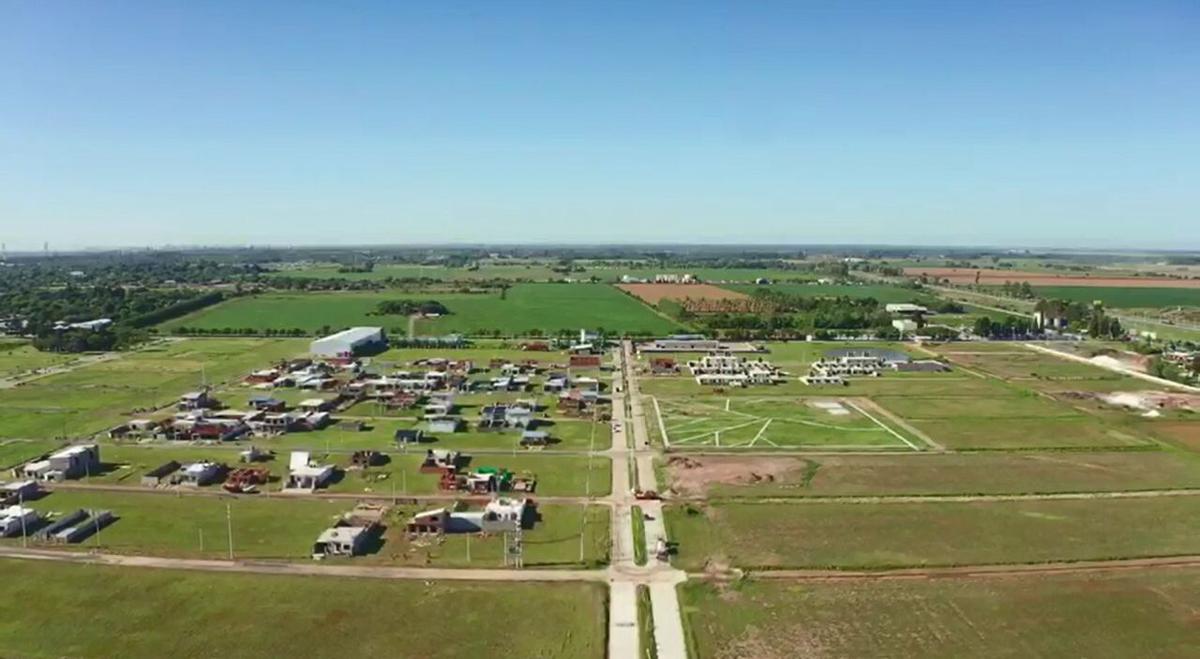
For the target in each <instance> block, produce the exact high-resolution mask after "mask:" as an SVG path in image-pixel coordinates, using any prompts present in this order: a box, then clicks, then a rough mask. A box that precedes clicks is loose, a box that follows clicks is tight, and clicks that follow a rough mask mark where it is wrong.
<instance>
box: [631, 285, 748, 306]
mask: <svg viewBox="0 0 1200 659" xmlns="http://www.w3.org/2000/svg"><path fill="white" fill-rule="evenodd" d="M617 288H619V289H621V290H623V291H625V292H627V293H632V294H633V295H634V296H636V297H638V298H640V299H641V300H642V301H644V302H647V303H649V304H658V303H659V302H660V301H661V300H663V299H669V300H742V299H745V298H748V297H750V296H749V295H746V294H745V293H739V292H737V291H731V290H727V289H724V288H720V287H718V286H713V285H712V284H617Z"/></svg>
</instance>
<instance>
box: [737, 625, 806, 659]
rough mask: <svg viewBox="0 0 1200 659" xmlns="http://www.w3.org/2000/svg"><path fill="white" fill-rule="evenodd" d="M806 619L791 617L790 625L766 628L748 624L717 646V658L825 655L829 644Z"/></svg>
mask: <svg viewBox="0 0 1200 659" xmlns="http://www.w3.org/2000/svg"><path fill="white" fill-rule="evenodd" d="M806 623H810V621H805V620H794V621H793V624H790V625H786V626H784V625H772V626H771V629H770V631H769V632H768V631H764V630H761V629H759V628H758V627H755V626H748V627H746V630H745V631H744V632H742V635H741V636H739V637H738V638H737V639H735V640H734V641H733V642H731V643H730V644H729V645H728V646H727V647H724V648H721V650H720V651H719V652H717V654H716V656H717V657H720V658H721V659H746V658H747V657H754V659H793V658H794V657H826V656H829V646H828V645H827V644H826V643H825V642H823V641H822V640H821V639H820V638H819V637H818V636H817V635H816V634H815V633H813V631H812V630H811V629H810V628H807V627H805V624H806Z"/></svg>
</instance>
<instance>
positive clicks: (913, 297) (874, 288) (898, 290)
mask: <svg viewBox="0 0 1200 659" xmlns="http://www.w3.org/2000/svg"><path fill="white" fill-rule="evenodd" d="M725 288H728V289H729V290H731V291H737V292H739V293H746V294H750V293H753V292H754V291H755V290H758V289H763V290H768V291H774V292H777V293H787V294H789V295H802V296H805V297H853V298H868V297H870V298H875V299H876V300H878V301H879V302H880V303H883V304H888V303H893V302H920V301H922V300H926V301H928V300H929V299H930V298H931V296H930V295H929V294H927V293H923V292H921V291H918V290H914V289H911V288H905V287H903V286H892V285H889V284H815V283H813V284H771V285H770V286H757V285H754V284H731V285H727V286H725Z"/></svg>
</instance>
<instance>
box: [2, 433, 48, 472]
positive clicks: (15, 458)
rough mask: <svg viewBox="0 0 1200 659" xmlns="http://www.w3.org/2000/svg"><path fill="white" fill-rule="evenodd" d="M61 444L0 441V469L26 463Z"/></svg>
mask: <svg viewBox="0 0 1200 659" xmlns="http://www.w3.org/2000/svg"><path fill="white" fill-rule="evenodd" d="M63 444H64V442H61V441H59V440H56V439H0V469H4V468H6V467H12V466H15V465H19V464H21V463H23V462H27V461H29V460H32V459H34V458H36V457H38V456H39V455H43V454H45V453H49V452H50V451H53V450H54V449H57V448H58V447H60V446H62V445H63Z"/></svg>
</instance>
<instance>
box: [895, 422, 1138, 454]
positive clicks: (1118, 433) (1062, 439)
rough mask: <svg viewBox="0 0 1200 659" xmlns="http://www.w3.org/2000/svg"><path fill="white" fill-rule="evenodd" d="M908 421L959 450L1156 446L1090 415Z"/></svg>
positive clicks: (1132, 431)
mask: <svg viewBox="0 0 1200 659" xmlns="http://www.w3.org/2000/svg"><path fill="white" fill-rule="evenodd" d="M905 420H906V421H907V422H908V423H909V424H910V425H911V426H913V427H914V428H916V429H918V430H920V431H921V432H923V433H925V434H926V435H928V436H930V437H932V438H934V440H936V441H937V442H939V443H940V444H942V445H944V446H946V447H947V448H952V449H958V450H968V451H977V450H1012V449H1053V448H1066V449H1083V448H1089V449H1094V448H1128V447H1144V446H1150V445H1152V442H1151V440H1150V439H1148V438H1147V437H1146V436H1145V435H1144V434H1143V433H1142V432H1140V430H1139V429H1137V428H1136V427H1133V426H1128V425H1123V424H1113V423H1108V422H1105V421H1103V420H1101V419H1097V418H1094V417H1090V416H1084V415H1078V416H1060V417H1036V418H1013V419H1004V418H987V419H983V418H979V417H971V416H960V417H953V418H947V417H942V418H912V417H906V418H905Z"/></svg>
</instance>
